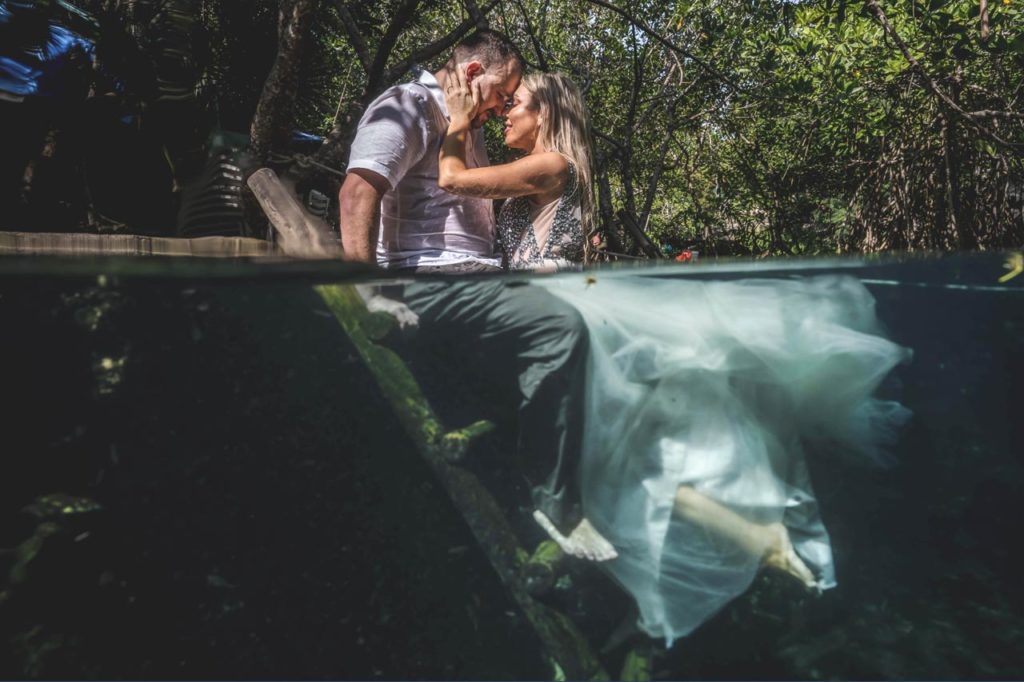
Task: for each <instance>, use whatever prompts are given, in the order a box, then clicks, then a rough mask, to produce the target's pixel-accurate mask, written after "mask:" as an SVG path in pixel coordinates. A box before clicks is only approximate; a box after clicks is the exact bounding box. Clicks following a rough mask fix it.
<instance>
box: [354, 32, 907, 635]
mask: <svg viewBox="0 0 1024 682" xmlns="http://www.w3.org/2000/svg"><path fill="white" fill-rule="evenodd" d="M523 68H524V61H523V58H522V56H521V55H520V53H519V52H518V50H517V49H516V47H515V46H514V45H513V44H512V43H511V42H510V41H509V40H508V39H507V38H505V37H504V36H501V35H500V34H498V33H495V32H492V31H487V30H481V31H478V32H477V33H475V34H473V35H471V36H469V37H468V38H466V39H465V40H463V41H462V42H461V43H460V44H459V45H458V46H456V48H455V50H454V54H453V55H452V57H451V59H449V61H448V62H447V63H446V64H445V66H444V67H443V68H441V69H440V70H438V71H437V72H435V73H429V72H426V71H424V72H422V73H420V74H419V76H418V77H417V78H416V80H414V81H413V82H410V83H406V84H403V85H399V86H395V87H392V88H390V89H389V90H387V91H385V92H384V93H383V94H382V95H380V96H379V97H378V98H377V99H376V100H375V101H374V102H373V103H372V104H371V105H370V106H369V107H368V108H367V110H366V112H365V113H364V115H363V117H362V119H361V120H360V122H359V126H358V129H357V133H356V137H355V140H354V141H353V143H352V148H351V154H350V160H349V165H348V175H347V177H346V179H345V182H344V183H343V185H342V188H341V192H340V196H339V198H340V206H341V229H342V243H343V246H344V250H345V257H346V258H347V259H348V260H355V261H363V262H367V263H375V264H377V265H379V266H381V267H383V268H386V269H387V270H388V271H392V272H395V273H401V274H403V275H404V274H410V273H415V274H430V273H467V274H468V273H489V272H493V273H498V272H500V271H501V270H502V269H503V268H507V269H541V270H549V269H558V268H561V267H563V266H567V265H571V264H573V263H579V262H582V261H584V260H585V259H586V256H587V252H588V250H589V245H588V235H589V234H590V232H591V231H592V217H591V216H592V204H593V202H592V195H591V189H590V188H591V182H590V180H591V177H592V171H591V165H590V153H589V144H588V135H587V125H586V115H585V108H584V105H583V100H582V96H581V94H580V92H579V89H578V88H577V87H576V86H575V85H574V84H573V83H572V82H571V81H570V80H569V79H568V78H566V77H565V76H562V75H559V74H529V75H526V76H524V75H523ZM492 116H503V117H504V122H505V126H504V136H505V142H506V144H507V145H508V146H509V147H511V148H513V149H516V150H518V151H521V152H523V155H522V156H521V157H520V158H519V159H517V160H515V161H513V162H511V163H507V164H503V165H498V166H490V165H489V164H488V159H487V153H486V149H485V147H484V139H483V135H482V134H481V132H482V131H481V128H482V126H483V124H484V123H485V122H486V121H487V120H488V119H489V118H490V117H492ZM494 199H505V200H506V201H505V202H504V204H503V206H502V208H501V211H500V213H499V215H498V217H497V219H495V216H494V212H493V200H494ZM402 302H403V305H404V306H407V307H408V310H409V311H411V313H410V314H409V316H408V317H407V318H406V319H414V320H416V321H417V323H418V324H419V327H420V330H421V331H420V334H419V336H418V338H419V339H420V341H421V342H423V343H434V344H438V345H440V346H441V347H443V348H445V349H447V350H448V352H449V354H450V355H452V356H455V357H462V354H466V353H468V352H471V351H478V352H479V351H482V352H484V353H485V354H486V355H487V357H489V358H490V359H491V360H492V361H493V362H494V363H499V364H502V365H506V366H510V367H512V368H513V369H514V371H515V373H516V376H517V388H518V398H519V406H518V413H517V419H518V426H519V436H518V442H517V447H516V451H517V452H516V455H517V457H518V464H519V468H520V470H521V471H522V473H523V475H524V476H525V477H526V479H527V482H528V486H529V489H530V492H531V496H532V501H533V505H534V507H535V513H534V518H535V519H537V521H538V523H539V524H540V525H541V526H542V527H543V528H544V529H545V530H546V531H547V532H548V534H549V535H551V537H553V538H554V539H555V540H556V541H558V542H559V543H560V545H561V546H562V547H563V549H564V550H565V551H566V552H568V553H569V554H571V555H574V556H577V557H580V558H584V559H589V560H594V561H598V562H600V563H601V566H602V567H603V568H605V570H607V571H608V572H609V573H610V574H611V575H612V576H613V577H614V578H615V579H616V581H617V582H619V583H620V584H621V585H622V586H623V587H624V588H625V589H626V590H627V591H628V592H629V593H630V595H631V596H632V597H633V598H634V600H635V601H636V604H637V606H638V610H639V615H640V618H639V623H638V625H639V627H640V628H641V629H642V630H643V631H645V632H646V633H647V634H648V635H651V636H653V637H658V638H664V639H665V640H667V641H668V642H669V643H671V641H672V640H673V639H675V638H677V637H680V636H683V635H686V634H687V633H689V632H690V631H692V630H693V629H694V628H696V627H697V626H698V625H700V624H701V623H702V622H704V621H705V620H706V619H707V618H709V617H710V616H711V615H713V614H714V613H715V612H717V611H718V610H720V609H721V608H722V607H723V606H724V605H725V604H727V603H728V602H729V601H730V600H731V599H733V598H734V597H736V596H737V595H739V594H741V593H742V592H743V591H744V590H746V589H747V588H748V587H749V585H750V584H751V582H752V581H753V579H754V577H755V576H756V574H757V573H758V571H760V570H762V569H763V568H765V567H768V568H773V569H777V570H778V571H780V572H782V573H783V574H786V575H789V576H792V577H794V578H796V579H797V580H799V581H800V582H801V583H803V584H804V585H805V586H807V587H808V588H813V589H824V588H828V587H832V586H834V585H835V579H834V568H833V560H832V553H831V545H830V541H829V536H828V533H827V531H826V529H825V527H824V525H823V523H822V520H821V515H820V513H819V510H818V505H817V501H816V499H815V497H814V494H813V490H812V487H811V480H810V475H809V472H808V467H807V465H806V463H805V458H804V451H805V448H806V447H807V446H808V445H811V446H812V447H815V448H817V449H818V450H823V449H826V450H843V451H850V452H857V453H862V454H863V453H866V454H868V455H870V454H872V453H875V452H877V451H878V446H879V444H880V443H881V442H882V441H883V440H884V439H885V437H886V436H891V435H892V433H893V427H894V426H896V425H898V424H899V423H900V422H901V421H902V420H903V419H905V418H906V414H907V413H906V411H905V410H903V408H902V407H900V406H899V405H898V404H896V403H892V402H887V401H880V400H876V399H874V398H872V394H873V392H874V390H875V389H876V388H877V386H878V385H879V383H880V382H881V381H882V380H883V378H884V377H885V376H886V375H887V374H888V372H889V371H890V369H892V367H893V366H894V365H895V364H897V363H898V362H900V361H901V360H903V359H905V358H906V357H907V355H908V351H906V349H903V348H901V347H899V346H897V345H896V344H894V343H892V342H890V341H888V340H887V339H886V338H885V336H884V333H883V330H882V328H881V325H880V323H879V322H878V320H877V318H876V317H875V313H874V301H873V299H872V297H871V295H870V293H868V291H867V290H866V289H865V288H864V286H863V285H862V284H861V283H860V282H858V281H857V280H855V279H853V278H850V277H819V278H813V279H804V280H795V279H790V280H751V281H738V282H711V281H692V280H689V281H688V280H680V279H664V278H653V277H644V276H642V275H631V276H619V277H613V276H608V277H605V276H602V277H601V278H600V281H599V282H597V283H596V284H594V281H593V280H588V281H587V282H586V283H584V278H582V277H580V278H569V279H566V278H535V279H534V280H531V281H529V282H524V281H522V280H512V279H509V278H501V277H484V278H481V277H463V278H430V277H426V278H414V279H412V280H411V281H410V282H409V283H407V284H406V285H405V286H404V287H403V291H402ZM823 444H824V445H823Z"/></svg>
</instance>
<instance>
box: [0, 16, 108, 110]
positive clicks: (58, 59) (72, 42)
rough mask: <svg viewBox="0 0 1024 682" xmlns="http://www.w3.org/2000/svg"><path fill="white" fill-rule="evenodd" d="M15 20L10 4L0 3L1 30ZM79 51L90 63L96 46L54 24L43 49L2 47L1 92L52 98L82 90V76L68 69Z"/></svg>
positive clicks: (41, 47) (0, 49) (35, 47)
mask: <svg viewBox="0 0 1024 682" xmlns="http://www.w3.org/2000/svg"><path fill="white" fill-rule="evenodd" d="M12 17H13V15H12V14H11V11H10V10H9V9H8V7H7V3H0V27H2V26H4V25H6V24H8V23H10V22H11V20H12ZM76 50H81V51H83V52H84V53H85V54H86V56H87V57H88V58H89V60H90V61H91V59H92V57H93V55H94V54H95V51H96V46H95V45H94V44H93V42H92V41H91V40H88V39H87V38H83V37H82V36H80V35H78V34H77V33H75V32H74V31H71V30H69V29H67V28H64V27H63V26H59V25H56V24H53V23H51V24H50V25H49V35H48V36H47V39H46V42H45V44H44V45H42V46H39V45H35V46H31V47H28V48H23V47H20V46H0V90H2V91H4V92H6V93H9V94H11V95H15V96H22V97H27V96H36V97H53V98H60V97H62V96H65V95H66V94H67V93H68V92H78V91H80V88H81V81H80V78H81V75H80V73H79V72H77V71H76V70H75V69H73V68H69V67H70V64H71V61H70V57H71V55H72V54H73V53H74V52H75V51H76Z"/></svg>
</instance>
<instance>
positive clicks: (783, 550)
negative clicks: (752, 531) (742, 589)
mask: <svg viewBox="0 0 1024 682" xmlns="http://www.w3.org/2000/svg"><path fill="white" fill-rule="evenodd" d="M765 530H766V532H767V533H768V534H770V537H771V541H770V542H769V544H768V549H766V550H765V552H764V556H763V557H761V565H762V566H767V567H769V568H771V569H774V570H776V571H781V572H783V573H785V574H787V575H790V576H792V577H793V578H796V579H797V580H799V581H800V582H801V583H803V585H804V587H806V588H807V589H809V590H813V589H815V588H817V586H818V581H817V580H815V579H814V574H813V573H811V569H809V568H807V564H805V563H804V561H803V559H801V558H800V557H799V556H798V555H797V553H796V550H794V549H793V543H792V542H790V540H789V531H787V530H786V527H785V526H784V525H782V524H781V523H773V524H771V525H769V526H765Z"/></svg>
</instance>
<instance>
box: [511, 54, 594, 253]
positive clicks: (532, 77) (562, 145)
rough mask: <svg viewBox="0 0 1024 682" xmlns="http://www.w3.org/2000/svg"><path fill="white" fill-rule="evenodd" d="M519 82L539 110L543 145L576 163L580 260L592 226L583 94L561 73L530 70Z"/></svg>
mask: <svg viewBox="0 0 1024 682" xmlns="http://www.w3.org/2000/svg"><path fill="white" fill-rule="evenodd" d="M523 85H524V86H526V89H527V90H529V92H530V96H531V97H532V98H533V106H534V107H536V108H538V109H539V110H540V119H541V122H540V130H539V131H538V133H537V136H538V138H539V139H540V142H541V144H543V145H544V147H545V148H546V149H548V150H549V151H553V152H559V153H561V154H563V155H565V156H567V157H568V158H570V159H572V162H573V163H574V164H575V165H576V179H577V188H578V189H577V192H578V194H579V198H580V218H581V227H582V228H583V255H584V261H589V260H590V235H591V233H592V232H593V230H594V192H593V189H592V186H591V181H592V179H593V177H594V170H593V167H592V166H591V158H592V154H591V147H590V124H589V119H588V117H587V107H586V105H585V104H584V103H583V95H582V94H581V93H580V89H579V88H578V87H577V86H576V84H575V83H573V82H572V80H570V79H569V77H568V76H566V75H565V74H562V73H531V74H527V75H526V76H524V77H523Z"/></svg>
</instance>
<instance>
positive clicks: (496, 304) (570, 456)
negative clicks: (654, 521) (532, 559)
mask: <svg viewBox="0 0 1024 682" xmlns="http://www.w3.org/2000/svg"><path fill="white" fill-rule="evenodd" d="M404 300H405V303H406V305H408V306H409V307H410V308H411V309H412V310H413V311H414V312H415V313H416V314H417V315H419V318H420V333H421V334H424V335H427V336H428V337H429V338H431V339H443V340H444V342H445V343H449V342H453V343H454V344H455V346H454V347H452V354H453V357H458V348H459V346H460V345H462V347H470V346H473V347H480V345H481V344H484V347H485V348H487V349H488V350H489V349H494V351H495V352H498V353H509V354H510V355H514V358H513V357H508V358H504V357H502V358H497V360H498V361H499V362H500V361H502V360H507V361H508V362H510V363H511V362H514V363H515V366H516V373H517V375H518V385H519V394H520V395H519V412H518V416H519V429H518V431H519V437H518V448H517V450H518V457H519V460H520V465H521V468H522V471H523V473H524V475H525V476H526V479H527V482H528V484H529V486H530V490H531V494H532V496H533V502H534V504H535V505H536V507H537V508H538V509H540V510H541V511H542V512H544V513H545V514H547V516H548V517H549V518H550V519H551V520H552V521H553V522H554V523H555V525H557V526H559V527H560V528H561V529H563V530H569V529H571V527H572V526H573V525H575V523H576V522H577V521H578V520H579V518H580V511H579V492H578V486H577V465H578V463H579V458H580V454H581V453H580V450H581V445H582V437H583V430H582V429H583V396H584V381H585V380H586V362H587V354H588V350H589V345H588V344H589V337H588V335H587V329H586V326H585V325H584V323H583V319H582V318H581V317H580V314H579V312H577V311H576V309H575V308H573V307H572V306H570V305H569V304H568V303H566V302H565V301H562V300H561V299H559V298H557V297H555V296H554V295H552V294H551V293H550V292H548V291H547V290H545V289H543V288H541V287H534V286H530V285H529V284H527V283H525V282H522V281H510V280H500V279H491V280H467V281H459V280H457V279H456V280H451V279H448V280H445V281H439V280H434V281H419V282H415V283H413V284H409V285H407V286H406V287H405V292H404Z"/></svg>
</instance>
